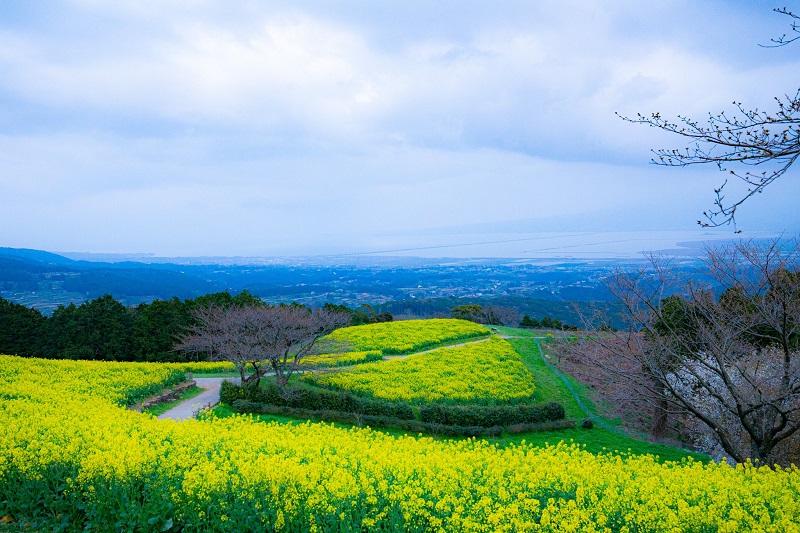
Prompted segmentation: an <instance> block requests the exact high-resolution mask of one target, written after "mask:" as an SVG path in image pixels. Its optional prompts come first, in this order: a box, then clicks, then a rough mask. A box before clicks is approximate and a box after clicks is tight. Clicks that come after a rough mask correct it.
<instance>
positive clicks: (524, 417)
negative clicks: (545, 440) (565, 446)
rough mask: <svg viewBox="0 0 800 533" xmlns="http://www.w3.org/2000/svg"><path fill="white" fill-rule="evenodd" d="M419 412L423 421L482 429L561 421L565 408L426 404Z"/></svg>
mask: <svg viewBox="0 0 800 533" xmlns="http://www.w3.org/2000/svg"><path fill="white" fill-rule="evenodd" d="M419 413H420V418H421V419H422V421H423V422H429V423H434V424H445V425H450V426H452V425H455V426H482V427H489V426H494V425H500V426H510V425H513V424H541V423H542V422H552V421H555V420H563V419H564V417H565V412H564V406H563V405H561V404H558V403H555V402H550V403H546V404H543V405H520V404H517V405H494V406H484V405H446V404H427V405H424V406H422V407H420V410H419Z"/></svg>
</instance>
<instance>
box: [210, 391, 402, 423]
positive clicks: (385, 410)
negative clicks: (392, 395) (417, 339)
mask: <svg viewBox="0 0 800 533" xmlns="http://www.w3.org/2000/svg"><path fill="white" fill-rule="evenodd" d="M236 400H250V401H252V402H256V403H263V404H269V405H277V406H282V407H291V408H293V409H310V410H314V411H339V412H347V413H356V414H360V415H373V416H388V417H391V418H398V419H401V420H413V419H415V418H416V416H415V415H414V410H413V409H412V408H411V405H409V404H408V403H405V402H389V401H386V400H376V399H372V398H365V397H361V396H356V395H355V394H353V393H351V392H349V391H343V390H328V389H316V388H313V389H312V388H305V387H292V386H287V387H285V388H284V389H281V388H279V387H278V386H277V385H275V384H274V383H267V384H266V385H265V386H264V387H262V388H260V389H259V390H257V391H256V390H245V389H244V388H242V387H240V386H238V385H234V384H233V383H229V382H223V384H222V388H221V389H220V401H222V402H223V403H227V404H231V405H232V404H233V402H235V401H236Z"/></svg>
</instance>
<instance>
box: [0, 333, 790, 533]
mask: <svg viewBox="0 0 800 533" xmlns="http://www.w3.org/2000/svg"><path fill="white" fill-rule="evenodd" d="M417 326H419V324H418V325H417ZM426 326H428V325H426ZM406 327H409V326H406ZM439 342H442V341H439ZM489 352H496V353H495V356H496V357H497V361H496V362H497V364H498V365H500V367H501V368H504V369H505V367H503V366H502V365H503V364H504V363H507V362H512V361H513V362H514V364H515V365H516V364H519V365H523V363H524V362H525V361H524V360H522V361H521V360H520V359H519V356H517V357H516V358H514V356H513V355H512V354H515V352H514V350H512V349H511V347H510V346H509V345H508V344H507V343H506V342H505V341H501V340H499V339H492V340H489V341H484V342H479V343H475V344H471V345H468V346H463V347H455V348H447V349H442V350H437V351H434V352H430V353H426V354H418V355H412V356H410V357H409V358H407V359H405V360H395V361H383V362H375V363H367V364H364V365H359V366H360V367H362V368H364V367H366V368H373V367H378V366H381V367H385V368H390V369H396V367H400V368H403V366H404V365H415V364H417V363H415V362H414V361H415V360H416V361H422V362H423V363H425V365H424V366H426V367H427V368H428V370H429V371H431V372H433V371H436V372H437V373H438V375H439V379H440V380H443V381H446V380H452V381H454V382H458V381H459V380H462V381H463V380H464V379H465V378H463V377H461V376H460V375H459V374H458V373H457V370H456V369H454V368H448V366H447V363H446V362H442V361H446V360H447V359H448V358H450V359H452V358H461V360H462V361H463V360H464V358H466V360H467V361H469V362H470V365H469V366H473V365H475V364H476V361H477V360H479V359H480V358H482V357H486V356H487V354H488V353H489ZM439 358H442V360H439ZM495 366H497V365H495ZM354 368H358V367H354ZM522 368H523V370H524V366H523V367H522ZM192 370H194V369H193V368H192V367H190V366H187V367H181V368H177V367H176V365H164V364H156V363H106V362H87V361H49V360H43V359H26V358H19V357H12V356H0V425H2V427H3V428H4V430H5V431H4V432H2V433H0V517H8V518H9V519H10V520H13V521H14V523H15V524H30V525H31V527H32V528H33V529H34V530H36V529H40V530H47V531H82V530H85V529H89V530H95V531H165V532H166V531H187V532H190V531H254V530H268V531H308V532H311V531H315V532H323V531H337V532H341V531H365V530H370V531H454V532H455V531H459V532H460V531H468V532H471V531H475V532H477V531H488V532H495V531H509V532H510V531H608V532H621V531H645V532H657V531H658V532H660V531H676V532H677V531H687V532H690V531H692V532H693V531H731V532H736V531H742V532H744V531H764V532H768V531H775V532H777V531H780V532H784V531H787V532H791V531H799V530H800V526H798V524H800V471H799V470H798V469H796V468H791V469H771V468H767V467H763V466H758V465H753V464H744V465H737V466H731V465H728V464H725V463H721V464H716V463H709V462H705V461H697V460H693V459H691V458H686V459H683V460H680V461H664V460H663V459H660V458H658V457H655V456H653V455H648V454H642V455H640V454H634V453H629V452H622V453H615V452H602V453H593V452H590V451H588V450H587V449H586V448H584V447H582V446H581V445H578V444H571V443H569V442H567V443H560V444H558V443H557V442H558V440H557V439H554V440H553V441H551V442H550V443H549V444H545V443H542V442H537V444H532V443H530V442H528V441H526V440H525V439H524V438H517V439H515V440H514V441H513V442H508V441H507V442H505V443H502V444H501V443H500V442H499V441H487V440H482V439H441V438H435V437H432V436H424V435H418V434H412V435H408V434H403V433H401V432H385V431H377V430H373V429H369V428H358V427H342V426H336V425H333V424H326V423H312V422H303V421H297V420H295V421H287V422H278V421H270V422H264V421H262V420H261V419H260V418H259V417H254V416H238V415H231V416H225V417H222V416H216V415H214V414H213V413H205V414H203V415H201V417H200V418H199V419H198V420H189V421H185V422H180V423H179V422H174V421H170V420H157V419H155V418H154V417H152V416H150V415H148V414H142V413H138V412H134V411H131V410H129V409H126V407H127V406H129V405H132V404H133V403H135V402H136V401H138V400H140V399H141V398H143V397H145V396H148V395H150V394H152V393H153V392H154V391H157V390H159V389H161V388H164V387H170V386H172V385H174V384H176V383H178V382H180V381H182V380H183V379H184V378H185V372H186V371H192ZM506 370H508V371H509V372H512V371H513V372H516V370H512V368H511V367H510V366H509V367H508V368H507V369H506ZM392 371H394V370H392ZM406 371H408V370H406ZM347 372H352V370H348V371H345V372H334V373H331V374H325V375H337V374H346V373H347ZM451 372H452V373H451ZM514 375H516V374H514ZM382 379H383V381H386V380H387V379H388V378H387V377H386V376H384V377H383V378H382ZM500 379H502V377H501V376H498V375H489V376H487V379H485V381H486V383H488V384H491V383H492V382H494V381H495V380H500ZM516 379H522V378H521V376H516ZM528 379H530V378H528ZM497 383H498V384H499V385H497V390H496V391H495V396H496V397H499V396H502V394H501V393H500V391H502V390H504V387H506V386H507V385H505V384H502V381H498V382H497ZM525 383H526V385H525V386H526V387H528V388H527V389H525V393H526V394H530V393H531V391H533V393H534V394H543V393H544V391H546V390H549V389H550V388H552V386H551V385H545V386H544V388H543V389H539V388H538V387H536V383H534V382H533V381H528V382H525ZM508 386H510V385H508ZM407 387H408V385H407ZM489 387H490V385H489ZM531 387H532V388H531ZM378 389H379V388H378V387H375V386H373V390H378ZM487 390H489V389H487ZM481 394H485V393H481ZM547 394H550V393H547ZM479 396H481V395H479ZM542 399H544V398H542ZM593 431H596V430H593ZM566 435H570V436H572V435H577V433H575V432H574V431H573V432H570V433H566Z"/></svg>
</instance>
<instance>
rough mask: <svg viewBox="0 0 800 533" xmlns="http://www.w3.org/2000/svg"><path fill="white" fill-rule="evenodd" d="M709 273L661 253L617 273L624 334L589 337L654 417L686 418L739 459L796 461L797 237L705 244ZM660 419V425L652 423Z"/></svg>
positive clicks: (593, 349) (604, 364)
mask: <svg viewBox="0 0 800 533" xmlns="http://www.w3.org/2000/svg"><path fill="white" fill-rule="evenodd" d="M706 266H707V272H708V279H707V280H706V281H705V282H702V281H698V280H697V279H696V278H695V277H693V276H689V275H685V274H682V272H685V271H679V270H678V269H676V268H674V265H672V264H670V263H669V262H668V261H665V260H663V259H660V258H652V264H651V268H650V269H647V270H644V269H643V270H642V271H639V272H635V273H624V272H619V273H617V274H616V275H615V276H614V277H613V279H612V280H611V283H610V286H611V290H612V292H613V293H614V294H615V295H616V297H617V298H618V299H619V300H620V301H621V302H622V303H623V305H624V307H625V310H626V313H625V317H626V320H627V321H628V325H629V327H628V330H627V331H624V332H604V333H603V334H600V333H597V334H595V335H592V336H589V337H587V339H588V340H587V341H586V342H585V343H584V344H583V346H582V350H583V351H584V356H585V357H586V359H587V360H589V361H592V362H593V363H594V364H595V365H596V367H597V368H598V372H601V373H602V375H603V377H604V379H605V380H607V381H610V382H613V383H615V384H616V387H617V389H618V390H626V391H628V392H629V393H630V396H631V397H635V398H637V399H638V400H639V401H645V402H648V403H649V404H650V406H651V408H652V411H653V413H654V416H653V418H654V422H658V421H659V420H660V421H661V422H662V423H663V420H664V419H665V417H666V416H667V415H669V414H675V415H679V416H682V417H685V419H686V420H688V421H689V422H690V427H693V428H695V429H696V430H698V435H696V436H699V437H700V439H699V440H704V441H705V442H706V443H710V444H713V445H714V446H716V447H718V448H719V449H720V450H721V451H723V452H724V453H725V454H727V455H728V456H729V457H731V458H732V459H734V460H736V461H740V462H741V461H744V460H745V459H747V458H754V459H759V460H762V461H768V462H789V460H790V459H794V460H796V457H789V456H792V455H793V454H794V453H795V451H793V450H792V449H791V446H793V445H794V444H795V441H796V440H797V439H796V438H794V437H797V436H798V435H799V434H798V430H800V244H799V243H798V242H796V241H795V242H791V243H786V242H780V241H777V240H776V241H771V242H769V243H766V244H763V243H761V244H760V243H755V242H748V243H739V244H737V245H734V246H730V247H727V248H722V249H709V250H707V256H706ZM654 425H655V423H654Z"/></svg>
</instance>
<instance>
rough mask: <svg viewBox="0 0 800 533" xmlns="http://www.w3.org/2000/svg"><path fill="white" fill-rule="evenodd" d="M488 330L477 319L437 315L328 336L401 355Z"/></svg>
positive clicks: (470, 337)
mask: <svg viewBox="0 0 800 533" xmlns="http://www.w3.org/2000/svg"><path fill="white" fill-rule="evenodd" d="M488 334H489V330H487V329H486V328H485V327H483V326H481V325H479V324H475V323H474V322H468V321H466V320H453V319H441V318H434V319H430V320H403V321H400V322H386V323H381V324H367V325H364V326H353V327H349V328H342V329H338V330H336V331H334V332H333V333H332V334H331V335H329V338H330V339H331V340H333V341H338V342H341V343H344V344H347V345H350V346H352V347H353V349H354V350H381V351H382V352H383V353H384V355H400V354H407V353H412V352H417V351H420V350H423V349H425V348H430V347H434V346H439V345H441V344H444V343H448V342H453V341H460V340H466V339H473V338H476V337H485V336H486V335H488Z"/></svg>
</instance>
